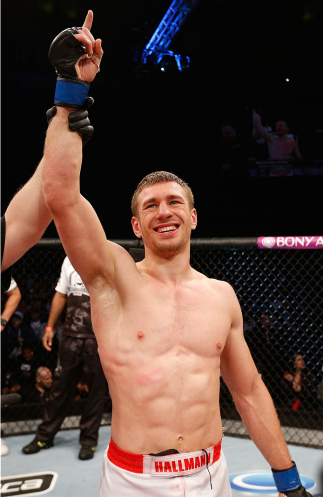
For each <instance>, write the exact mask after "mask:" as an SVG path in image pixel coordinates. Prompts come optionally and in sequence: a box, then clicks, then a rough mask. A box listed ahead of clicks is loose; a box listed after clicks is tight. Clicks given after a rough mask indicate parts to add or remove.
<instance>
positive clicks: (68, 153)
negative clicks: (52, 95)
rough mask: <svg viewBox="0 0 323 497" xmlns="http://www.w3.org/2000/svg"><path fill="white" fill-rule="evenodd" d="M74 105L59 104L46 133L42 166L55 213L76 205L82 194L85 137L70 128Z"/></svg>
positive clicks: (45, 189)
mask: <svg viewBox="0 0 323 497" xmlns="http://www.w3.org/2000/svg"><path fill="white" fill-rule="evenodd" d="M73 111H75V109H72V108H66V107H58V108H57V114H56V116H55V117H54V118H53V119H52V121H51V123H50V125H49V127H48V131H47V136H46V142H45V151H44V166H43V192H44V197H45V201H46V204H47V205H48V207H49V209H50V210H51V212H52V214H53V217H55V215H59V214H61V213H62V212H63V211H64V209H65V207H66V206H67V205H68V206H70V205H73V204H74V203H75V202H76V201H77V200H78V198H79V196H80V189H79V176H80V170H81V163H82V138H81V137H80V135H79V134H78V133H75V132H73V131H70V129H69V127H68V124H69V123H68V115H69V114H70V113H71V112H73Z"/></svg>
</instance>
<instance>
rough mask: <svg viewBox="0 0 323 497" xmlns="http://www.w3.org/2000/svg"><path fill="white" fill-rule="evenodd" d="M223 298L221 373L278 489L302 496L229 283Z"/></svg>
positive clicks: (301, 490)
mask: <svg viewBox="0 0 323 497" xmlns="http://www.w3.org/2000/svg"><path fill="white" fill-rule="evenodd" d="M227 298H228V304H229V307H230V312H231V328H230V331H229V334H228V337H227V341H226V344H225V347H224V350H223V352H222V354H221V373H222V377H223V379H224V381H225V383H226V384H227V386H228V388H229V390H230V392H231V394H232V397H233V400H234V402H235V405H236V408H237V410H238V412H239V414H240V416H241V418H242V420H243V422H244V424H245V426H246V428H247V430H248V432H249V434H250V437H251V438H252V440H253V441H254V443H255V444H256V446H257V447H258V449H259V450H260V452H261V453H262V454H263V456H264V457H265V459H266V460H267V461H268V463H269V464H270V466H271V468H272V469H273V468H274V469H273V476H274V479H275V482H276V486H277V489H278V491H279V492H280V493H284V494H286V495H287V496H288V497H303V496H304V497H305V496H306V491H305V489H304V488H303V487H302V484H301V482H300V479H299V476H298V472H297V468H296V466H295V465H294V463H293V461H292V460H291V457H290V455H289V452H288V448H287V445H286V442H285V440H284V436H283V434H282V431H281V427H280V423H279V419H278V416H277V413H276V409H275V406H274V403H273V400H272V398H271V396H270V394H269V392H268V390H267V388H266V386H265V384H264V383H263V381H262V379H261V377H260V375H259V373H258V371H257V368H256V366H255V363H254V361H253V359H252V356H251V353H250V351H249V348H248V346H247V344H246V341H245V339H244V336H243V319H242V313H241V309H240V305H239V303H238V300H237V298H236V296H235V294H234V291H233V290H232V288H231V287H227ZM304 492H305V493H304ZM308 495H309V494H308Z"/></svg>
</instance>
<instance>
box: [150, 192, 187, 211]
mask: <svg viewBox="0 0 323 497" xmlns="http://www.w3.org/2000/svg"><path fill="white" fill-rule="evenodd" d="M166 198H167V200H175V199H181V200H184V198H183V197H182V196H181V195H180V194H177V195H167V197H166ZM156 200H157V198H156V197H151V198H149V199H148V200H145V202H144V203H143V204H142V207H143V208H144V207H145V206H146V205H147V204H151V203H154V202H156Z"/></svg>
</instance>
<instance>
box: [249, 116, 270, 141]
mask: <svg viewBox="0 0 323 497" xmlns="http://www.w3.org/2000/svg"><path fill="white" fill-rule="evenodd" d="M252 123H253V127H254V130H255V132H256V134H257V135H258V136H262V137H263V138H264V139H265V140H266V141H267V142H270V141H272V140H273V136H272V133H268V131H267V130H266V128H265V127H264V126H262V124H261V117H260V115H259V114H258V112H256V111H255V110H253V111H252Z"/></svg>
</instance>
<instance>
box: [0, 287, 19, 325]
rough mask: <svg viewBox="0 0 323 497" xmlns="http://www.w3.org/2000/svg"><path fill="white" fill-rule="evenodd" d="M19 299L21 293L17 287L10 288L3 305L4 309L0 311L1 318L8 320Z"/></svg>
mask: <svg viewBox="0 0 323 497" xmlns="http://www.w3.org/2000/svg"><path fill="white" fill-rule="evenodd" d="M20 300H21V293H20V290H19V288H18V287H16V288H15V289H14V290H12V293H10V295H9V297H8V300H7V302H6V304H5V306H4V309H3V311H2V313H1V318H2V319H5V320H6V321H9V319H10V318H11V316H12V315H13V313H14V312H15V310H16V309H17V307H18V305H19V302H20Z"/></svg>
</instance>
